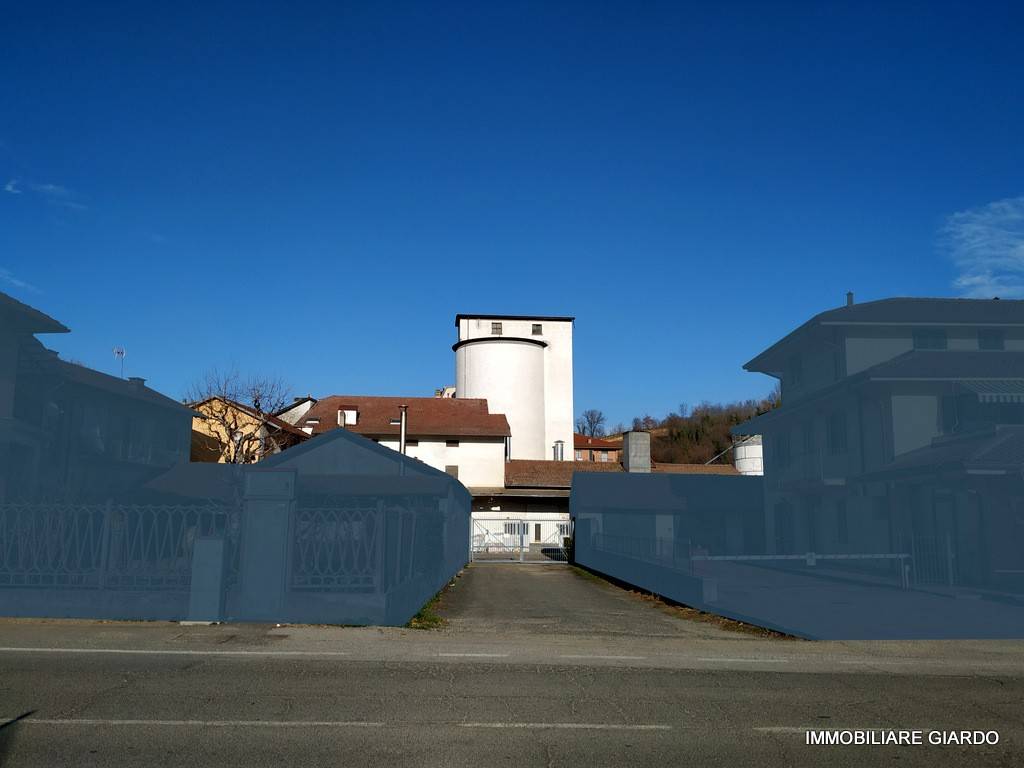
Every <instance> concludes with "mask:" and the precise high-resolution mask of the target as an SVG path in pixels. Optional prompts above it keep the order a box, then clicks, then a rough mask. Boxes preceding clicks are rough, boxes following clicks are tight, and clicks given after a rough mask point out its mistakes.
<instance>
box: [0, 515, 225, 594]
mask: <svg viewBox="0 0 1024 768" xmlns="http://www.w3.org/2000/svg"><path fill="white" fill-rule="evenodd" d="M208 536H225V537H226V539H227V542H228V547H229V551H228V572H229V579H230V578H231V576H232V575H234V576H236V575H237V563H238V560H237V550H238V546H237V542H238V528H237V521H229V515H228V514H227V510H226V509H225V508H222V507H212V506H155V505H154V506H149V505H113V504H110V505H71V504H5V505H0V587H28V588H33V587H36V588H54V587H56V588H64V589H124V590H132V589H139V590H187V589H188V588H189V585H190V582H191V576H192V551H193V547H194V545H195V541H196V539H198V538H201V537H208Z"/></svg>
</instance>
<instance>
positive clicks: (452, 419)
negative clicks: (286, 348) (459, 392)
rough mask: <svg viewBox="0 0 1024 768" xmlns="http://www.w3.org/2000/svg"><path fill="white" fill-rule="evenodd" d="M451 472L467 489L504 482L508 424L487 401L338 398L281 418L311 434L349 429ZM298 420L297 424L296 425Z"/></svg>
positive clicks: (295, 408)
mask: <svg viewBox="0 0 1024 768" xmlns="http://www.w3.org/2000/svg"><path fill="white" fill-rule="evenodd" d="M403 412H404V414H405V415H404V419H405V425H404V429H405V445H404V453H405V454H406V455H407V456H410V457H412V458H415V459H419V460H420V461H422V462H424V463H425V464H428V465H430V466H431V467H434V468H435V469H439V470H441V471H442V472H447V473H448V474H449V475H452V476H453V477H456V478H458V480H459V481H460V482H461V483H462V484H463V485H465V486H466V487H467V488H470V489H472V488H474V487H495V486H501V485H502V484H503V483H504V477H505V452H506V448H507V443H508V440H509V437H510V431H509V423H508V421H507V420H506V418H505V416H504V415H502V414H495V413H491V412H490V411H489V410H488V403H487V401H485V400H478V399H473V400H468V399H456V398H439V397H371V396H366V395H333V396H331V397H325V398H322V399H320V400H313V399H312V398H302V399H300V400H297V401H296V402H295V403H294V404H293V405H292V406H290V407H289V408H287V409H285V410H283V411H281V412H280V413H278V414H277V416H278V418H280V419H282V420H283V421H285V422H288V423H294V425H295V426H296V427H298V428H299V429H301V430H303V431H304V432H306V433H307V434H310V435H319V434H323V433H325V432H329V431H331V430H334V429H340V428H344V429H347V430H349V431H350V432H354V433H356V434H358V435H362V436H363V437H366V438H369V439H370V440H373V441H374V442H376V443H379V444H380V445H383V446H385V447H387V448H391V449H393V450H395V451H399V452H403V450H402V449H403V445H402V430H403V423H402V422H403ZM293 420H294V421H293Z"/></svg>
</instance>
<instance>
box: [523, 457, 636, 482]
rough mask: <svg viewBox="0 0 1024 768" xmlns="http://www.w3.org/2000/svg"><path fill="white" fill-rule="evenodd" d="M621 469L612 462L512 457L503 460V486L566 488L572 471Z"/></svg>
mask: <svg viewBox="0 0 1024 768" xmlns="http://www.w3.org/2000/svg"><path fill="white" fill-rule="evenodd" d="M621 471H622V465H621V464H616V463H614V462H600V461H544V460H539V459H537V460H534V459H513V460H512V461H506V462H505V487H506V488H568V487H570V486H571V485H572V474H573V472H621Z"/></svg>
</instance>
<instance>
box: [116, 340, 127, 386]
mask: <svg viewBox="0 0 1024 768" xmlns="http://www.w3.org/2000/svg"><path fill="white" fill-rule="evenodd" d="M113 351H114V357H115V358H117V359H118V360H120V361H121V378H122V379H123V378H124V356H125V355H127V354H128V350H126V349H125V348H124V347H114V350H113Z"/></svg>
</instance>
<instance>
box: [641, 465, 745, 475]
mask: <svg viewBox="0 0 1024 768" xmlns="http://www.w3.org/2000/svg"><path fill="white" fill-rule="evenodd" d="M651 471H652V472H664V473H666V474H674V475H738V474H739V470H737V469H736V467H734V466H733V465H732V464H662V463H660V462H658V463H655V464H654V466H652V467H651Z"/></svg>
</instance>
